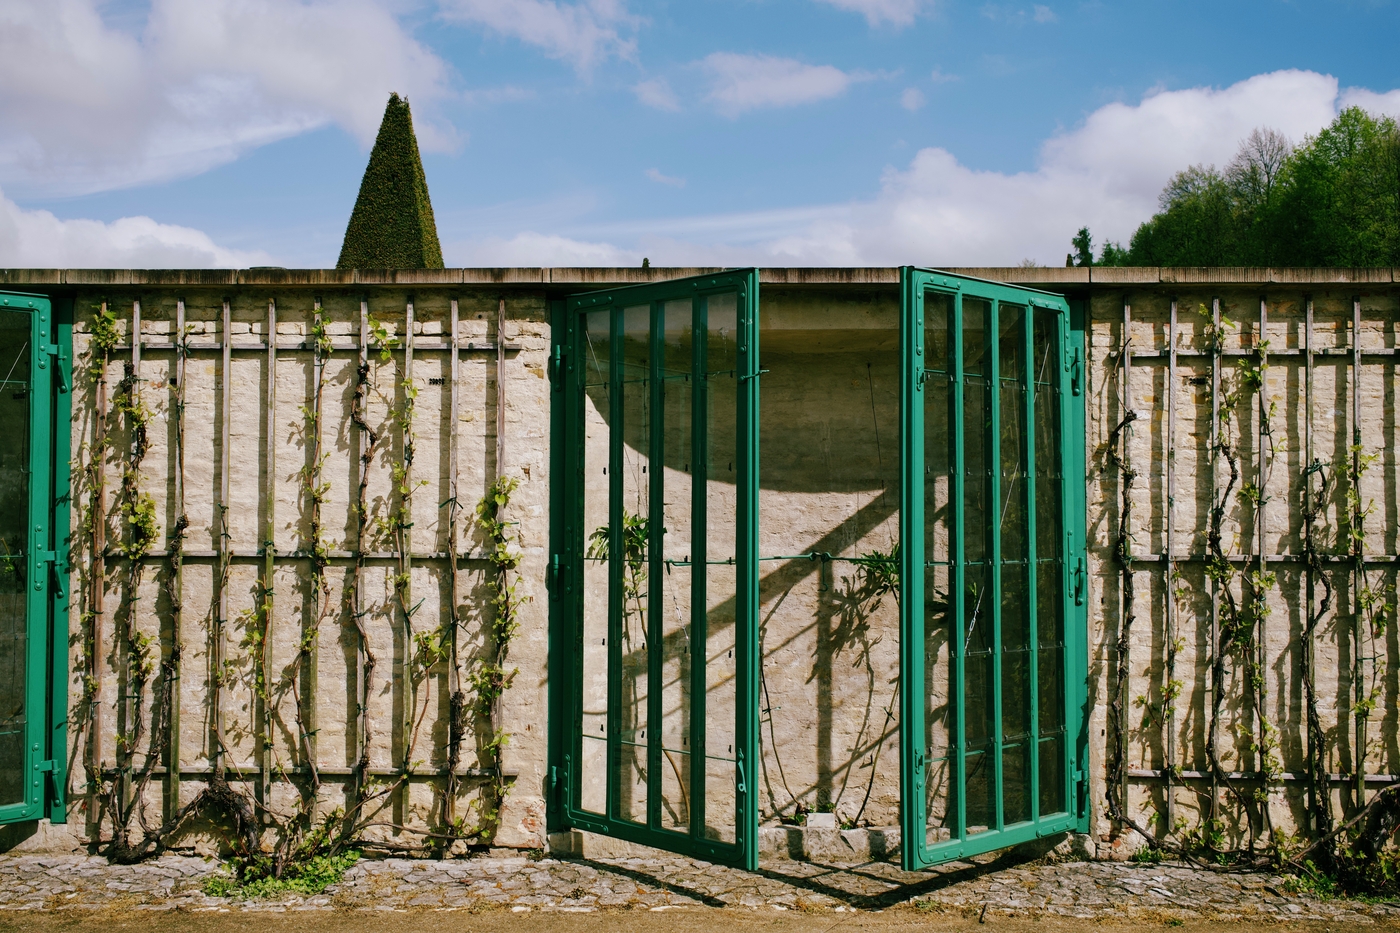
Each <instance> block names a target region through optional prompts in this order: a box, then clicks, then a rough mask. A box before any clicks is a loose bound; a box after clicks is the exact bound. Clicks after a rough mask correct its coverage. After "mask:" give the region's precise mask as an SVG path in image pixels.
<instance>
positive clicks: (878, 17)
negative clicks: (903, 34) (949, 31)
mask: <svg viewBox="0 0 1400 933" xmlns="http://www.w3.org/2000/svg"><path fill="white" fill-rule="evenodd" d="M820 2H821V3H826V4H829V5H831V6H834V7H836V8H837V9H840V10H848V11H850V12H852V13H859V14H861V15H862V16H864V17H865V19H866V22H868V23H869V24H870V25H871V26H879V25H880V24H881V23H889V24H890V25H892V26H908V25H909V24H910V23H912V22H914V17H915V16H917V15H918V14H919V13H920V12H921V11H922V10H923V8H924V7H926V6H928V4H927V3H925V2H924V0H820Z"/></svg>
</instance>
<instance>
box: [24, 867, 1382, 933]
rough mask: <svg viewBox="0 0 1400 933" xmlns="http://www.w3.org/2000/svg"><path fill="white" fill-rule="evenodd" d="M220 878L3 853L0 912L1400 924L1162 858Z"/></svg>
mask: <svg viewBox="0 0 1400 933" xmlns="http://www.w3.org/2000/svg"><path fill="white" fill-rule="evenodd" d="M220 870H221V869H220V868H219V866H218V864H217V863H214V862H206V861H204V860H203V859H199V858H192V857H182V856H166V857H162V858H159V859H155V860H152V861H149V862H146V863H144V864H141V865H130V866H121V865H111V864H108V862H107V861H106V860H105V859H101V858H83V857H71V856H70V857H62V856H53V857H46V856H7V857H0V910H5V911H12V910H43V911H72V910H111V909H120V910H184V911H230V910H232V911H298V910H326V911H331V910H337V909H340V910H377V911H399V910H408V911H413V910H469V911H475V912H483V911H496V910H502V911H530V910H555V911H559V910H563V911H594V910H599V909H602V910H607V909H651V910H664V909H667V908H674V907H685V906H709V907H736V908H741V909H742V908H749V909H757V910H762V911H772V910H798V911H811V912H828V911H832V912H844V911H868V910H884V909H891V908H902V909H906V910H925V911H930V912H939V913H945V914H954V915H961V916H976V917H978V918H979V919H987V918H990V917H995V916H1003V917H1044V916H1057V917H1061V918H1067V919H1068V918H1084V919H1093V920H1114V921H1127V920H1154V921H1156V922H1175V921H1177V920H1181V921H1188V920H1246V921H1261V920H1283V921H1305V920H1326V921H1353V922H1361V923H1371V922H1376V921H1382V922H1384V921H1389V922H1390V923H1391V924H1394V923H1395V922H1396V921H1400V905H1395V906H1391V905H1386V904H1361V903H1355V902H1348V901H1340V900H1331V901H1319V900H1316V899H1312V898H1306V897H1298V896H1291V895H1288V894H1287V893H1286V892H1285V891H1284V887H1283V883H1282V881H1281V880H1280V879H1279V878H1277V877H1273V876H1269V875H1237V874H1217V873H1214V872H1209V871H1201V870H1197V869H1194V868H1189V867H1185V866H1182V865H1176V864H1170V863H1164V864H1159V865H1137V864H1125V863H1110V862H1030V863H1021V864H1015V863H1012V862H1010V861H1009V860H1007V859H1002V860H1000V861H997V860H978V861H972V862H957V863H953V864H951V865H946V866H942V867H941V868H940V870H938V871H933V872H919V873H907V872H903V871H900V870H899V869H898V868H897V867H896V866H893V865H890V864H887V863H882V862H875V863H868V864H864V865H846V866H824V865H818V864H812V863H806V862H765V863H764V864H763V866H762V868H761V870H760V871H758V872H757V873H748V872H743V871H739V870H737V869H731V868H725V867H721V866H716V865H711V864H708V863H704V862H698V861H694V860H691V859H685V858H679V857H674V856H659V857H655V858H629V859H595V860H559V859H553V858H544V859H539V860H531V859H527V858H520V857H508V858H506V857H494V856H493V857H477V858H463V859H452V860H447V861H428V860H409V859H385V860H366V861H362V862H360V863H359V864H357V865H356V866H354V867H353V868H352V869H351V870H350V871H349V872H347V873H346V876H345V880H344V881H343V882H341V883H340V884H337V885H334V886H333V887H331V888H329V889H327V891H326V892H325V893H323V894H320V895H315V896H303V895H283V896H279V897H276V898H272V899H267V900H237V899H229V898H220V897H209V896H207V895H205V894H204V893H203V891H202V890H201V886H202V884H203V882H204V880H205V879H206V878H208V877H210V876H211V875H213V874H214V873H216V872H218V871H220ZM10 916H13V915H12V914H11V915H10Z"/></svg>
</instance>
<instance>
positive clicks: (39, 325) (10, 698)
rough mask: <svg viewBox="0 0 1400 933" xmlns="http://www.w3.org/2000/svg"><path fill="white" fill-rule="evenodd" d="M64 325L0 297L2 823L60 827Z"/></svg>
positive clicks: (44, 302)
mask: <svg viewBox="0 0 1400 933" xmlns="http://www.w3.org/2000/svg"><path fill="white" fill-rule="evenodd" d="M65 310H67V309H65ZM63 317H64V320H63V321H62V323H58V322H56V320H55V315H54V312H53V307H52V303H51V302H50V301H49V299H48V298H46V297H43V296H38V295H23V294H15V293H4V292H0V351H3V364H4V378H3V383H4V384H3V386H0V389H3V393H0V417H3V418H4V419H5V422H6V425H5V427H6V429H7V430H8V431H11V432H14V433H12V434H9V435H7V436H10V437H11V439H12V440H17V441H19V440H21V439H22V442H21V443H19V444H17V445H16V449H15V450H14V451H13V452H12V453H11V454H10V455H8V456H7V457H6V458H5V459H6V460H7V461H8V463H7V466H6V474H7V475H5V476H3V477H0V500H3V514H0V537H3V539H4V540H3V545H4V551H5V553H4V566H3V567H0V677H3V678H4V683H5V687H4V690H5V706H4V713H3V717H4V718H3V719H0V823H12V822H18V821H24V820H34V819H38V818H39V817H41V816H47V817H49V818H50V819H53V820H54V821H55V822H62V821H64V819H65V804H64V798H63V780H62V776H63V774H64V772H65V770H66V759H65V744H66V743H65V735H66V728H65V723H66V721H67V718H68V712H67V686H68V683H67V679H68V663H67V662H68V637H67V631H68V625H67V613H68V603H67V600H68V585H67V578H68V567H67V556H66V555H67V536H68V523H69V519H68V515H67V505H68V502H69V497H68V451H69V444H68V436H67V430H68V424H69V413H70V409H69V394H70V389H71V386H72V371H71V369H72V367H71V361H72V354H71V351H70V349H69V347H70V345H71V335H72V317H71V313H65V314H64V315H63ZM16 435H18V436H16ZM60 502H61V503H62V504H63V505H64V508H62V509H57V510H56V509H55V506H56V505H57V504H59V503H60Z"/></svg>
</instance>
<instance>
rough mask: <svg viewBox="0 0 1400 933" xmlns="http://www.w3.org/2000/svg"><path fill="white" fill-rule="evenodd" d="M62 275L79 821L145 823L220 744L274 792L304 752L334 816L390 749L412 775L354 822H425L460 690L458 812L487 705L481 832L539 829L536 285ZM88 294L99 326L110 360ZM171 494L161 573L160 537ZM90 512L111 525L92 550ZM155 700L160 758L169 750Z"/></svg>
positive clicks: (385, 768)
mask: <svg viewBox="0 0 1400 933" xmlns="http://www.w3.org/2000/svg"><path fill="white" fill-rule="evenodd" d="M347 284H348V277H347ZM75 300H76V318H77V320H76V324H75V328H74V330H75V336H74V352H75V359H76V361H77V363H76V366H75V386H74V412H75V417H74V423H73V450H74V451H75V463H74V468H73V478H74V513H75V522H74V527H75V528H76V529H79V530H78V531H77V533H76V534H75V538H74V542H73V557H74V578H73V585H74V588H75V590H76V591H77V592H79V593H81V594H82V598H81V599H76V600H74V610H73V618H72V620H71V630H72V633H73V638H72V642H71V653H72V665H71V666H72V672H73V680H72V685H71V686H72V689H71V701H70V706H71V714H72V719H71V726H70V731H69V736H70V748H69V762H70V768H69V775H68V782H69V784H68V786H69V792H70V796H71V800H72V803H73V807H74V811H75V812H74V816H75V818H77V819H78V820H79V821H80V824H81V825H84V826H85V831H86V835H87V836H88V837H89V838H97V837H98V836H99V835H106V834H107V833H108V832H110V821H111V818H112V813H111V811H112V809H113V807H114V805H120V804H121V802H122V801H123V799H128V798H130V797H131V796H132V795H135V794H142V799H143V802H144V807H145V812H144V816H145V818H146V819H147V820H148V821H149V822H150V823H151V824H152V825H159V823H160V820H161V815H162V812H163V813H164V814H165V815H167V816H168V815H169V814H170V813H172V812H174V810H175V809H176V808H178V807H179V806H180V805H181V804H182V803H184V802H187V801H188V800H190V799H192V798H193V797H194V795H196V794H197V793H198V792H199V791H200V790H201V789H202V788H203V787H204V786H205V784H206V782H207V781H208V779H209V774H210V769H211V767H212V766H213V763H214V761H215V760H216V757H220V758H221V761H222V764H223V765H224V767H225V768H228V769H231V770H232V771H234V772H236V773H237V774H238V775H241V776H242V777H243V779H244V780H243V782H242V783H243V784H244V788H245V789H247V790H249V791H251V792H252V793H253V794H254V795H255V797H256V798H257V799H258V800H259V805H260V806H265V807H267V808H269V809H270V810H272V811H274V812H282V813H288V812H291V810H293V809H294V808H295V807H296V806H297V804H298V803H299V801H301V800H302V799H304V795H305V794H307V793H309V791H308V787H309V786H310V785H311V780H312V772H313V769H314V772H315V777H316V780H317V781H319V783H320V790H319V794H318V796H319V798H320V799H318V800H317V801H316V804H315V806H316V812H318V813H323V814H324V813H329V812H331V811H332V810H333V809H334V808H336V807H344V806H346V805H347V799H348V795H349V794H350V793H351V790H350V786H351V784H352V783H353V782H354V781H356V780H367V781H369V782H380V783H389V782H392V781H395V780H398V779H399V777H400V776H401V775H402V774H403V772H404V770H405V767H406V768H407V771H408V772H409V777H408V778H407V781H406V786H405V787H404V788H402V789H401V790H399V791H398V792H396V793H395V794H393V795H390V797H388V798H386V800H385V801H383V804H384V805H383V806H382V812H380V813H378V814H377V815H376V817H375V823H376V824H378V825H375V826H372V827H371V829H370V832H371V833H372V834H376V835H379V836H381V837H386V838H387V837H395V836H398V835H399V832H398V830H397V829H395V827H396V826H402V827H410V828H412V829H418V830H423V829H427V828H433V829H441V827H442V826H443V825H444V822H445V819H446V816H448V815H451V814H445V813H444V777H443V775H444V772H445V768H446V763H447V758H448V755H449V741H450V738H449V731H450V730H449V725H448V723H449V721H450V711H451V708H452V693H453V692H454V691H455V690H461V691H462V692H463V694H464V697H465V699H466V703H467V704H468V706H467V711H466V713H465V720H466V725H467V727H468V728H466V729H465V735H464V738H463V740H462V742H463V747H462V748H461V750H460V753H459V757H460V764H459V768H458V770H459V773H460V775H461V777H460V780H459V781H458V787H457V790H456V793H455V795H454V797H455V798H456V799H455V800H454V802H453V807H454V809H455V813H456V815H458V816H459V817H461V818H462V820H463V822H464V825H465V827H466V828H467V829H470V828H471V827H472V826H473V825H474V824H475V822H476V820H477V819H478V813H479V804H480V803H481V802H482V801H480V795H481V793H482V788H483V786H485V785H487V784H489V783H490V782H491V780H492V778H493V775H494V770H495V769H494V767H493V765H494V761H493V759H492V758H491V756H490V754H489V749H485V748H484V743H486V742H488V741H489V739H490V736H491V735H492V733H493V731H494V730H495V729H497V728H499V729H500V730H503V731H504V732H505V733H507V734H508V735H509V744H508V746H507V748H506V750H505V752H504V771H505V772H506V774H507V777H508V781H507V785H508V788H509V791H510V793H509V795H508V797H507V806H506V808H505V811H504V813H503V816H502V819H501V825H500V828H499V830H498V831H497V832H496V834H495V839H496V841H497V842H498V843H499V844H504V845H524V846H533V845H539V844H540V843H541V840H542V832H543V827H544V823H543V818H544V814H543V798H542V793H543V791H542V787H543V772H544V758H545V752H544V746H545V717H544V712H543V711H544V708H545V702H544V692H545V669H546V635H545V633H546V624H545V619H546V607H547V598H546V596H545V594H544V567H545V560H546V559H545V550H546V548H547V545H548V507H547V503H548V465H549V458H548V424H549V418H548V414H549V407H548V406H549V388H548V383H547V378H546V363H547V359H548V352H549V350H548V348H549V338H548V330H547V326H546V315H545V303H544V301H545V299H544V295H543V293H542V292H541V291H540V290H538V289H536V290H534V291H525V292H522V291H521V290H519V289H515V290H510V289H508V290H506V291H505V292H502V291H501V290H500V289H492V290H481V289H476V290H472V289H462V288H455V289H450V288H445V287H433V286H432V285H431V284H428V285H425V286H417V287H413V288H404V287H393V286H380V287H371V288H353V289H352V288H345V287H343V286H340V287H337V286H336V285H335V284H334V283H332V285H331V286H330V287H297V286H292V287H281V288H279V287H276V286H271V287H269V286H252V287H231V288H230V287H224V288H198V287H185V286H181V287H173V288H172V287H160V286H147V287H110V286H103V287H97V288H81V287H80V288H78V289H77V290H76V293H75ZM104 312H105V313H106V314H107V315H109V316H110V319H109V320H110V323H109V325H108V327H109V328H110V327H111V326H114V327H115V334H114V335H113V337H114V339H109V340H108V341H107V344H108V345H107V347H106V355H105V359H106V362H105V365H104V362H103V359H104V352H103V347H102V346H101V341H100V340H99V339H98V332H100V331H101V329H102V326H103V323H102V320H101V316H102V315H103V314H104ZM454 331H455V335H456V344H457V349H456V356H457V364H456V368H457V386H456V393H455V408H454V392H453V388H452V374H453V367H452V362H451V360H452V354H453V350H452V349H451V347H452V342H453V335H454ZM502 340H504V346H505V351H504V353H503V354H501V356H500V359H499V360H498V356H497V351H496V348H497V346H498V345H499V344H500V343H501V341H502ZM269 343H271V346H272V347H274V348H275V350H273V351H270V350H269ZM318 343H319V345H320V348H321V352H320V353H319V356H318V353H317V351H316V347H317V345H318ZM182 358H183V359H182ZM181 369H182V370H183V380H181V379H180V378H179V374H180V370H181ZM498 378H500V379H502V380H503V383H502V384H501V385H500V386H498V384H497V380H498ZM357 393H359V395H360V396H361V399H360V406H361V407H360V410H359V411H358V412H357V411H356V404H357V403H356V398H357ZM502 403H503V405H504V408H503V410H502V409H501V408H500V406H501V404H502ZM181 415H182V416H183V417H181ZM104 422H105V423H104ZM143 422H144V428H142V423H143ZM498 424H503V425H504V427H505V434H504V436H501V437H498V434H497V425H498ZM141 433H143V434H144V439H141V438H138V436H137V435H138V434H141ZM454 433H455V438H454ZM104 436H105V442H104ZM142 448H144V451H142ZM138 457H139V463H137V465H136V468H135V469H134V470H133V469H131V465H132V464H133V463H135V462H136V460H137V458H138ZM99 468H100V469H99ZM498 476H509V477H514V478H516V479H517V480H518V481H519V487H518V488H517V489H516V491H515V492H514V494H513V496H512V497H511V501H510V503H509V505H508V506H507V507H506V509H505V513H504V514H503V515H502V518H504V519H505V520H507V521H509V522H510V523H511V524H510V526H509V529H510V532H509V533H510V536H511V537H512V538H513V542H512V545H511V547H512V548H513V549H514V550H516V551H518V553H519V555H520V564H519V567H518V569H517V570H516V571H515V572H514V573H512V579H513V580H514V581H515V582H516V583H517V586H518V594H519V596H520V598H521V599H522V600H524V601H525V606H527V607H528V608H527V610H526V611H524V612H522V613H521V616H520V623H521V625H520V630H519V632H518V635H517V636H516V637H515V639H514V640H513V642H512V644H511V647H510V664H511V665H512V666H513V667H518V668H519V671H520V673H519V675H518V676H517V677H516V678H515V679H514V680H513V681H512V682H511V685H510V688H509V691H508V694H509V695H508V700H507V701H506V702H504V703H502V704H501V711H500V715H499V722H497V723H490V722H483V721H481V717H480V716H477V715H474V710H473V707H472V705H471V704H473V703H474V697H470V696H466V694H468V693H470V689H469V688H468V687H465V686H462V684H464V683H466V682H468V681H469V680H470V674H471V672H472V670H474V669H475V668H476V665H477V661H478V660H479V659H480V658H483V657H490V656H491V655H490V653H491V652H492V651H494V650H495V648H494V646H493V645H491V644H490V643H489V642H490V638H489V637H488V636H487V634H486V633H487V631H488V630H489V624H490V622H491V619H492V610H491V608H490V600H491V597H492V595H493V593H494V590H493V588H492V585H491V582H492V581H491V578H490V572H491V566H490V565H489V564H488V562H487V561H486V560H485V550H484V547H485V544H486V542H485V541H484V540H483V536H482V532H481V529H480V528H479V527H478V526H477V525H476V524H475V523H474V521H473V519H474V514H475V507H476V505H477V503H478V502H479V501H480V500H481V498H482V496H483V495H484V494H485V492H486V490H487V487H488V486H489V485H490V484H491V483H492V482H493V481H494V480H495V479H496V478H497V477H498ZM362 483H363V487H364V491H363V495H361V492H360V486H361V484H362ZM141 502H146V503H148V506H147V508H148V510H149V512H150V517H151V519H152V527H151V532H152V534H151V536H150V542H149V545H148V546H145V547H138V545H137V543H136V541H137V538H138V537H139V536H140V535H139V532H138V531H137V530H135V526H136V525H138V524H139V522H138V521H137V515H138V512H139V511H140V509H139V507H138V508H133V503H141ZM361 503H363V506H364V514H363V518H364V522H363V525H364V533H363V535H361V532H360V529H361V521H360V518H361ZM454 509H455V511H456V516H455V526H454V519H453V514H452V513H453V511H454ZM182 511H183V514H184V515H185V516H186V517H187V527H185V528H184V534H183V541H182V542H181V544H180V554H181V557H182V560H181V565H180V569H179V573H178V577H177V575H176V570H175V564H174V562H173V561H172V554H171V542H172V541H173V540H174V533H175V529H176V524H177V521H178V519H179V517H180V515H181V514H182ZM313 512H319V531H313ZM94 516H97V517H98V522H99V524H100V526H101V533H102V537H103V538H105V542H103V543H102V546H100V547H97V548H94V542H93V539H92V534H91V532H92V528H93V521H94ZM453 532H455V538H454V537H453ZM136 550H140V551H142V552H143V553H140V554H135V553H132V552H133V551H136ZM318 552H319V553H320V554H321V555H322V557H323V559H324V562H325V571H324V577H323V579H324V585H323V586H321V587H318V586H316V585H315V583H314V578H313V574H312V564H313V560H312V556H313V554H316V553H318ZM449 555H456V565H457V581H456V590H455V594H454V588H453V574H452V569H451V568H452V559H451V558H450V557H449ZM357 576H358V578H359V581H360V582H359V587H358V594H357V593H356V589H355V581H356V579H357ZM454 613H455V615H456V617H457V619H458V620H459V621H460V625H458V626H456V628H455V631H456V634H455V635H452V634H451V633H452V631H453V628H454V627H453V626H451V625H450V624H446V623H448V622H450V620H451V618H452V617H453V615H454ZM454 638H455V640H456V641H457V649H456V654H457V657H456V661H455V663H456V666H457V672H456V673H455V674H454V673H453V671H452V669H451V668H452V666H453V661H452V659H451V657H450V654H449V653H448V650H447V644H446V643H447V642H448V641H450V640H452V639H454ZM177 646H178V660H177V659H176V652H177ZM177 664H178V669H177V667H176V665H177ZM176 676H178V681H176V680H175V678H176ZM167 683H174V684H175V686H174V689H173V690H170V691H168V692H167V691H166V684H167ZM362 698H363V699H364V700H366V701H367V703H365V704H364V709H363V711H362V709H361V705H362ZM168 718H170V719H173V722H174V724H175V725H174V731H175V734H176V739H177V743H178V750H177V752H176V755H177V759H178V760H177V761H174V762H171V761H166V760H165V759H164V755H163V752H162V749H163V747H164V746H163V733H164V730H165V729H166V728H168V726H167V725H166V722H167V719H168ZM362 755H363V756H364V759H365V763H366V765H367V767H366V768H365V769H364V771H363V774H360V773H359V772H360V769H359V768H358V765H359V763H360V761H361V756H362ZM177 772H178V778H179V780H178V782H177V781H175V780H173V777H174V776H176V775H177ZM147 774H149V777H150V779H149V782H148V783H147V782H143V781H142V776H143V775H147ZM488 803H489V802H488ZM138 809H140V805H139V804H134V805H132V806H131V807H130V812H135V811H136V810H138ZM195 834H196V835H198V827H196V833H195ZM416 838H419V837H415V836H413V835H411V834H410V835H408V836H405V837H403V838H402V840H401V841H402V842H404V843H410V842H412V841H414V840H415V839H416Z"/></svg>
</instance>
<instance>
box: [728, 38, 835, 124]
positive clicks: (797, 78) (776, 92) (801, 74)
mask: <svg viewBox="0 0 1400 933" xmlns="http://www.w3.org/2000/svg"><path fill="white" fill-rule="evenodd" d="M701 65H703V66H704V69H705V70H706V71H707V72H709V74H710V93H709V100H711V101H712V102H713V103H714V104H715V106H716V107H717V108H718V109H719V111H720V112H721V113H723V114H725V115H726V116H731V117H733V116H738V115H739V114H741V113H743V112H744V111H746V110H756V109H758V108H761V107H790V106H793V105H796V104H810V103H813V102H815V101H819V100H826V99H827V98H830V97H837V96H839V95H840V94H842V93H844V92H845V90H846V88H847V87H849V86H850V84H851V82H852V81H853V80H855V78H856V76H853V75H849V74H847V73H846V72H844V71H842V70H841V69H839V68H835V67H833V66H831V65H805V64H803V63H802V62H799V61H796V60H795V59H791V58H775V57H773V56H770V55H738V54H735V53H734V52H714V53H712V54H710V55H707V56H705V58H704V60H703V61H702V62H701Z"/></svg>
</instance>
